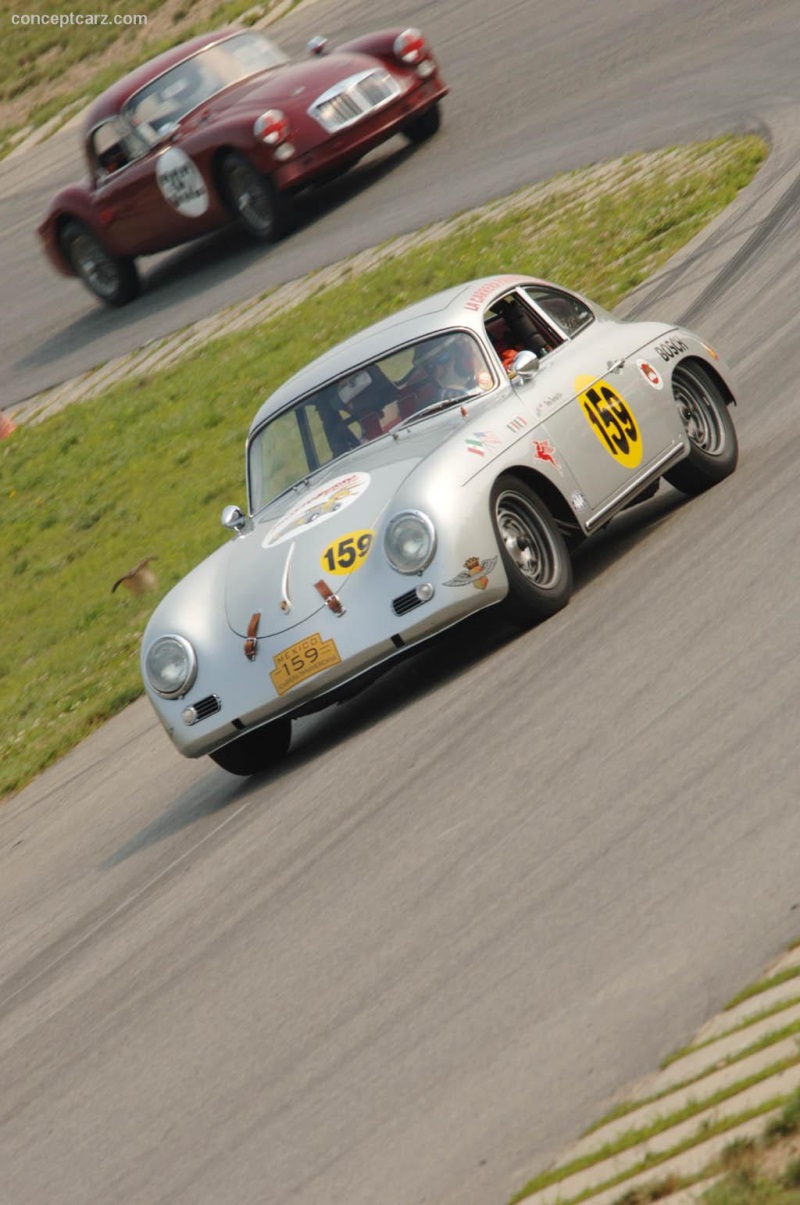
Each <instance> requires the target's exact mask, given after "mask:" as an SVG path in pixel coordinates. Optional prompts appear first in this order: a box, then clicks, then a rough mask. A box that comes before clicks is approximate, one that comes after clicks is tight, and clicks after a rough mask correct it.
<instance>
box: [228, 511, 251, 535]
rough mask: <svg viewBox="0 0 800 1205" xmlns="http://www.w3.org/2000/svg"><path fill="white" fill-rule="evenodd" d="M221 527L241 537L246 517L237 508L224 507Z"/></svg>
mask: <svg viewBox="0 0 800 1205" xmlns="http://www.w3.org/2000/svg"><path fill="white" fill-rule="evenodd" d="M222 526H223V527H227V529H228V531H235V532H236V534H237V535H241V534H242V533H243V532H244V529H245V528H246V527H247V515H246V514H245V513H244V511H243V510H242V509H241V507H239V506H226V507H225V509H224V510H223V512H222Z"/></svg>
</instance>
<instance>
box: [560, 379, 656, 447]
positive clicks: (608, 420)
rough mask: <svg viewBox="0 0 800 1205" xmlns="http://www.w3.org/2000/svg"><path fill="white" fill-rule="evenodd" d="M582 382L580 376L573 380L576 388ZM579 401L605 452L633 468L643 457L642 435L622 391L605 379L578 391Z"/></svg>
mask: <svg viewBox="0 0 800 1205" xmlns="http://www.w3.org/2000/svg"><path fill="white" fill-rule="evenodd" d="M584 380H586V378H584ZM582 384H583V382H582V381H581V380H580V379H579V380H577V381H576V382H575V386H576V388H577V389H578V390H580V388H581V385H582ZM578 403H579V405H580V407H581V410H582V411H583V413H584V415H585V416H586V419H587V420H588V422H589V424H590V426H591V428H592V430H593V431H594V433H595V435H596V436H597V438H598V439H599V440H600V443H601V444H602V446H603V447H604V448H605V450H606V451H607V452H608V454H609V455H610V456H613V457H614V459H615V460H616V461H618V462H619V464H622V465H624V466H625V468H626V469H635V468H636V467H637V465H639V464H640V463H641V459H642V434H641V432H640V430H639V425H638V423H637V422H636V419H635V418H634V417H633V414H632V412H631V409H630V407H629V406H628V404H627V402H626V401H625V399H624V397H623V396H622V394H620V393H617V391H616V389H614V388H613V387H612V386H611V385H609V383H608V381H602V380H601V381H594V382H593V383H592V384H591V385H590V386H589V388H588V389H584V390H583V392H582V393H581V392H579V393H578Z"/></svg>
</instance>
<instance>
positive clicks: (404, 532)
mask: <svg viewBox="0 0 800 1205" xmlns="http://www.w3.org/2000/svg"><path fill="white" fill-rule="evenodd" d="M383 550H384V552H385V553H386V559H387V560H388V562H389V564H390V565H391V566H392V568H393V569H396V570H397V572H398V573H421V572H422V570H423V569H424V568H425V567H426V565H430V563H431V561H432V560H433V554H434V553H435V551H436V530H435V528H434V526H433V523H432V522H431V521H430V519H429V518H428V516H427V515H424V514H423V513H422V511H419V510H404V511H401V512H400V514H399V515H395V516H394V518H393V519H390V520H389V523H388V526H387V528H386V531H385V533H384V537H383Z"/></svg>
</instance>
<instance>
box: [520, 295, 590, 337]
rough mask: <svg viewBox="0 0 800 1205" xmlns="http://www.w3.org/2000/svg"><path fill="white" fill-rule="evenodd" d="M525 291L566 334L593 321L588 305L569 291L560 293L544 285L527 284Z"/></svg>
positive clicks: (572, 332) (575, 331) (580, 328)
mask: <svg viewBox="0 0 800 1205" xmlns="http://www.w3.org/2000/svg"><path fill="white" fill-rule="evenodd" d="M525 292H526V293H527V294H528V296H529V297H530V299H531V301H535V302H536V304H537V305H538V306H539V307H540V308H541V309H542V310H544V312H545V314H547V316H548V318H552V320H553V322H556V323H557V324H558V325H559V326H560V327H561V329H562V331H564V333H565V334H567V335H575V334H577V333H578V331H580V330H583V328H584V327H585V326H588V325H589V323H590V322H593V321H594V314H593V313H592V311H591V310H590V309H589V307H588V305H586V304H585V303H584V302H583V301H581V299H580V298H579V297H574V296H573V295H572V294H571V293H562V292H561V290H560V289H550V288H547V287H546V286H545V285H529V286H528V287H527V288H526V289H525Z"/></svg>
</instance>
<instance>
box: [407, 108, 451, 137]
mask: <svg viewBox="0 0 800 1205" xmlns="http://www.w3.org/2000/svg"><path fill="white" fill-rule="evenodd" d="M441 124H442V110H441V108H440V106H439V102H438V100H437V101H435V102H434V104H432V105H431V107H430V109H426V110H425V112H424V113H423V114H421V116H419V117H415V118H414V120H413V121H410V122H409V123H408V125H407V126H405V127H404V130H403V133H404V134H406V136H407V137H408V138H410V139H411V141H412V142H413V143H417V144H418V143H420V142H427V141H428V139H429V138H433V136H434V134H438V132H439V128H440V126H441Z"/></svg>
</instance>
